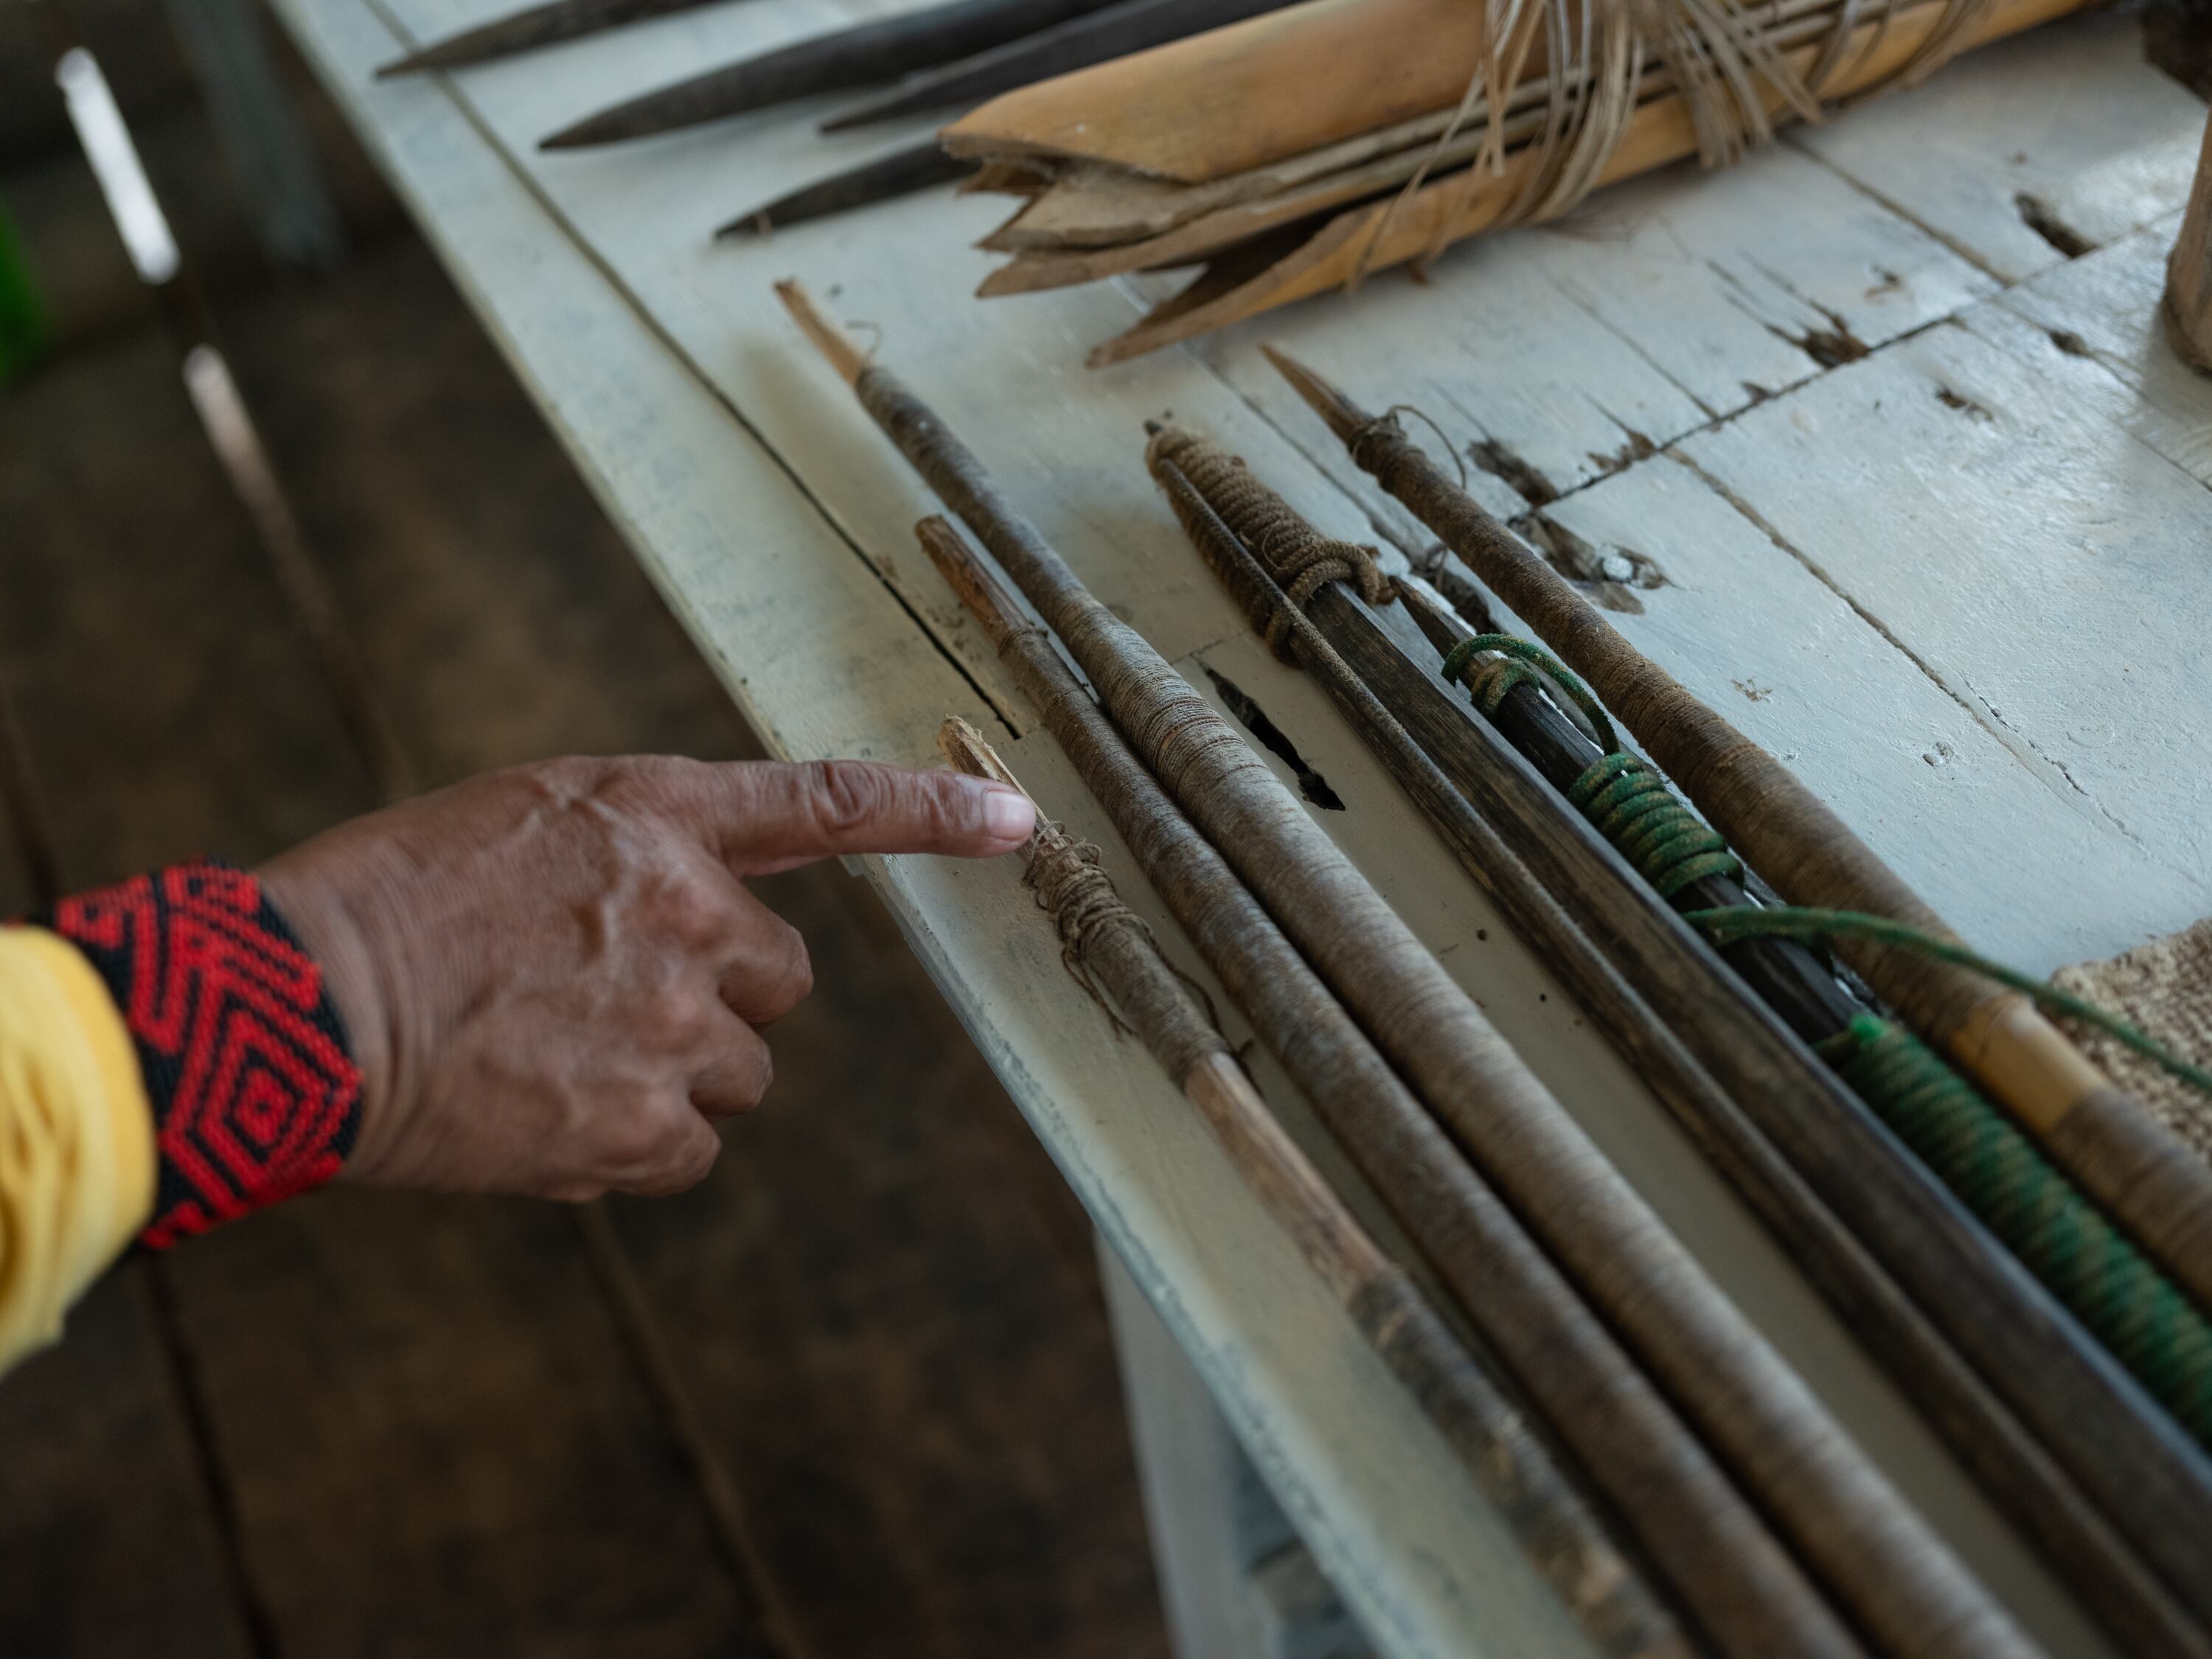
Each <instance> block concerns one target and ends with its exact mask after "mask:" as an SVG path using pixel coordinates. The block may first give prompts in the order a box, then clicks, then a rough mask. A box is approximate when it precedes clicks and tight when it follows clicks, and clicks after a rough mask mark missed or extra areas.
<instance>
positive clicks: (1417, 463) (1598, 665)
mask: <svg viewBox="0 0 2212 1659" xmlns="http://www.w3.org/2000/svg"><path fill="white" fill-rule="evenodd" d="M1268 358H1269V361H1271V362H1273V363H1274V364H1275V366H1276V368H1278V369H1279V370H1280V371H1281V373H1282V374H1284V376H1285V378H1286V379H1287V380H1289V381H1290V382H1291V385H1292V386H1294V387H1296V388H1297V391H1298V392H1299V395H1300V396H1302V397H1303V398H1305V400H1306V402H1307V403H1308V404H1310V405H1311V406H1312V407H1313V408H1314V410H1315V411H1316V413H1318V414H1319V415H1320V416H1322V419H1323V420H1324V421H1326V422H1328V426H1329V428H1330V429H1331V430H1332V431H1333V432H1334V433H1335V434H1336V435H1337V436H1338V438H1340V440H1341V441H1344V442H1345V443H1346V445H1347V446H1348V447H1350V449H1351V452H1352V459H1353V460H1354V461H1355V462H1356V463H1357V464H1358V465H1359V466H1361V467H1362V468H1363V469H1364V470H1365V471H1369V472H1370V473H1372V474H1374V476H1375V477H1376V480H1377V481H1378V482H1379V483H1381V484H1382V486H1383V489H1385V490H1386V491H1388V492H1389V494H1390V495H1393V496H1395V498H1396V499H1397V500H1399V501H1401V502H1403V503H1404V504H1405V506H1406V507H1407V508H1408V509H1409V510H1410V511H1411V512H1412V513H1413V515H1414V516H1415V517H1416V518H1418V519H1419V520H1421V522H1422V523H1424V524H1425V525H1427V526H1429V528H1430V529H1431V530H1432V531H1434V532H1436V534H1437V537H1438V538H1440V539H1441V540H1442V541H1443V543H1444V544H1445V545H1447V546H1448V547H1449V548H1450V549H1451V550H1453V551H1454V552H1455V553H1456V554H1458V555H1459V556H1460V557H1461V558H1462V559H1463V560H1465V561H1466V562H1467V563H1468V567H1469V568H1471V569H1473V570H1474V573H1475V574H1477V575H1478V576H1480V578H1481V579H1482V580H1484V581H1486V582H1487V583H1488V584H1489V585H1490V587H1491V589H1492V592H1495V593H1496V594H1497V595H1498V598H1499V599H1501V600H1503V601H1504V603H1505V605H1507V606H1508V607H1509V608H1510V609H1511V610H1512V611H1513V612H1514V614H1515V615H1516V616H1518V617H1522V619H1523V620H1524V621H1526V622H1527V623H1528V626H1529V627H1530V628H1532V629H1534V630H1535V631H1536V633H1537V635H1539V636H1541V638H1542V639H1543V641H1545V643H1546V644H1547V645H1549V646H1550V647H1552V649H1553V650H1554V651H1556V652H1558V653H1559V657H1560V659H1561V660H1562V661H1564V662H1565V663H1566V664H1567V665H1568V666H1569V667H1571V668H1572V669H1573V670H1574V671H1576V672H1577V673H1578V674H1580V675H1581V676H1582V677H1583V678H1584V679H1585V680H1587V681H1588V682H1589V685H1590V688H1591V690H1593V691H1595V693H1596V695H1597V696H1598V697H1599V699H1600V700H1601V702H1604V703H1605V705H1606V707H1607V708H1610V709H1612V710H1613V713H1614V714H1616V715H1617V716H1619V718H1620V720H1621V722H1622V723H1623V724H1624V725H1626V726H1627V728H1628V729H1629V730H1630V731H1631V732H1633V733H1635V735H1636V738H1637V740H1638V742H1639V743H1640V744H1643V746H1644V750H1645V752H1646V753H1648V754H1649V755H1650V757H1651V759H1652V760H1653V761H1654V762H1655V763H1656V764H1657V765H1658V766H1659V768H1660V769H1662V771H1664V772H1665V773H1667V775H1668V776H1669V777H1671V778H1673V779H1674V781H1675V782H1676V783H1677V784H1678V785H1679V786H1680V787H1681V789H1682V791H1683V793H1686V795H1688V797H1689V798H1690V799H1691V801H1692V804H1694V805H1696V807H1697V808H1698V810H1699V811H1700V812H1702V813H1703V814H1704V815H1705V818H1706V820H1707V822H1709V823H1711V824H1712V826H1713V827H1714V828H1715V829H1717V830H1719V831H1720V833H1721V834H1722V835H1723V836H1726V837H1727V838H1728V840H1729V843H1730V844H1731V845H1733V846H1734V847H1735V848H1736V849H1737V851H1738V852H1740V853H1741V854H1743V855H1744V857H1745V858H1746V859H1747V860H1749V862H1750V864H1751V866H1752V867H1753V869H1755V870H1757V871H1759V873H1760V874H1761V875H1763V876H1764V877H1765V878H1766V879H1767V880H1768V881H1770V882H1771V883H1772V884H1774V887H1775V890H1777V891H1778V892H1779V893H1780V894H1781V895H1782V896H1784V898H1785V899H1788V900H1789V901H1790V902H1792V903H1796V904H1811V905H1830V906H1834V907H1837V908H1851V909H1862V910H1869V911H1872V912H1874V913H1875V914H1876V915H1886V916H1891V917H1894V918H1895V919H1896V920H1898V921H1904V922H1909V923H1911V924H1912V925H1913V926H1915V927H1923V928H1927V929H1929V930H1930V931H1933V932H1936V933H1948V932H1949V930H1948V928H1947V927H1945V926H1944V923H1943V921H1942V917H1940V916H1939V915H1936V913H1935V911H1934V910H1933V909H1931V908H1929V906H1928V904H1927V903H1926V902H1924V901H1923V900H1922V899H1921V897H1920V896H1919V895H1917V893H1915V892H1914V891H1913V890H1911V888H1910V887H1908V886H1907V885H1906V884H1905V882H1904V881H1903V880H1901V879H1900V878H1899V877H1898V876H1897V874H1896V873H1895V872H1893V871H1892V870H1891V869H1890V868H1889V866H1887V865H1886V864H1884V863H1883V862H1882V861H1881V860H1880V859H1878V858H1876V857H1875V854H1874V853H1873V852H1872V851H1871V850H1870V849H1869V848H1868V847H1867V845H1866V844H1865V843H1864V842H1862V841H1860V840H1859V838H1858V837H1857V836H1856V835H1855V834H1853V833H1852V831H1851V829H1850V826H1849V825H1848V824H1846V823H1844V822H1843V820H1842V819H1840V818H1839V817H1837V816H1836V815H1835V814H1834V813H1833V812H1832V811H1830V810H1829V809H1828V806H1827V805H1826V803H1825V802H1824V801H1822V800H1821V799H1820V797H1819V796H1817V795H1815V794H1814V793H1813V792H1812V791H1811V790H1809V789H1808V788H1807V787H1805V786H1804V785H1803V784H1802V783H1801V782H1799V781H1797V779H1796V776H1795V775H1793V774H1792V773H1791V772H1790V770H1789V769H1787V768H1786V767H1784V765H1783V764H1782V763H1780V762H1778V761H1777V760H1776V759H1775V758H1774V757H1772V756H1771V755H1770V754H1768V753H1767V752H1766V751H1765V750H1763V749H1761V748H1759V746H1758V745H1757V744H1754V743H1753V742H1752V741H1751V740H1750V739H1749V738H1746V737H1745V736H1744V735H1743V734H1742V733H1741V732H1738V731H1737V730H1736V729H1735V726H1732V725H1730V724H1729V722H1728V721H1727V720H1725V719H1723V717H1722V716H1721V715H1720V714H1717V713H1716V712H1715V711H1713V710H1712V709H1711V708H1707V707H1706V706H1705V704H1704V703H1702V702H1699V701H1698V699H1697V698H1695V697H1693V696H1691V695H1690V693H1689V692H1688V691H1686V690H1684V689H1683V687H1682V685H1681V684H1680V682H1679V681H1677V680H1676V679H1675V678H1674V677H1673V676H1672V675H1670V674H1668V672H1667V671H1665V670H1664V669H1663V668H1661V667H1660V666H1659V665H1657V664H1656V663H1654V662H1652V661H1651V660H1650V659H1649V658H1647V657H1645V656H1644V654H1643V653H1641V652H1639V651H1638V650H1637V649H1636V647H1633V646H1632V645H1631V644H1630V643H1629V642H1628V641H1626V639H1624V638H1623V637H1622V636H1621V635H1620V634H1618V633H1616V632H1615V631H1614V630H1613V628H1612V627H1611V625H1610V624H1608V623H1607V622H1606V620H1605V619H1604V617H1602V616H1601V615H1600V614H1599V612H1598V611H1597V610H1596V608H1595V606H1593V605H1590V604H1589V601H1588V600H1586V599H1583V597H1582V596H1581V595H1580V594H1578V593H1577V592H1575V590H1574V589H1573V588H1572V587H1571V586H1569V585H1568V583H1567V582H1566V581H1565V580H1564V579H1563V578H1562V577H1560V576H1559V574H1558V573H1557V572H1555V571H1553V569H1552V568H1551V567H1550V566H1549V565H1547V564H1546V563H1545V562H1544V561H1543V560H1542V559H1541V558H1539V557H1537V556H1536V555H1535V554H1534V553H1533V552H1531V551H1530V550H1528V548H1527V547H1526V546H1525V545H1523V544H1522V542H1521V541H1520V539H1519V538H1517V537H1516V536H1515V535H1514V534H1513V533H1512V532H1510V531H1509V530H1508V529H1507V528H1506V527H1505V526H1504V525H1502V524H1500V523H1498V520H1496V519H1494V518H1492V516H1491V515H1490V514H1489V513H1486V512H1485V511H1484V510H1483V509H1482V507H1480V505H1479V504H1478V503H1477V502H1476V501H1474V498H1473V497H1472V496H1470V495H1468V494H1467V492H1466V491H1465V490H1463V489H1461V488H1460V487H1459V486H1458V484H1457V483H1455V482H1454V481H1453V480H1451V479H1449V478H1447V477H1445V476H1444V475H1443V472H1442V471H1439V470H1438V469H1437V467H1436V466H1435V465H1434V464H1433V463H1431V461H1430V460H1429V459H1428V458H1427V457H1426V456H1425V455H1424V454H1423V453H1421V451H1420V449H1419V447H1418V446H1416V445H1415V444H1413V442H1412V441H1410V440H1408V439H1407V436H1406V435H1405V434H1404V432H1403V431H1402V430H1401V429H1400V428H1399V427H1398V425H1397V422H1395V419H1393V418H1392V417H1390V416H1384V417H1383V419H1382V420H1380V421H1377V420H1376V419H1375V418H1373V417H1372V416H1370V415H1368V413H1367V412H1366V411H1365V410H1363V409H1361V408H1360V407H1359V406H1358V405H1357V404H1353V403H1352V401H1351V400H1350V399H1349V398H1346V397H1345V396H1344V394H1343V393H1342V392H1339V391H1338V390H1337V389H1336V388H1335V387H1334V386H1330V385H1329V384H1328V382H1327V381H1325V380H1322V379H1321V377H1320V376H1318V375H1317V374H1314V372H1313V371H1312V370H1310V369H1308V368H1304V366H1302V365H1300V364H1297V363H1296V362H1292V361H1291V359H1289V358H1288V357H1286V356H1284V355H1283V354H1282V353H1280V352H1277V351H1272V350H1271V351H1269V352H1268ZM1841 948H1842V951H1843V953H1844V956H1845V957H1847V958H1849V960H1850V962H1851V963H1852V965H1853V966H1855V967H1856V968H1857V969H1858V970H1859V971H1860V972H1861V973H1863V974H1864V975H1866V977H1867V980H1868V981H1869V983H1870V984H1872V985H1873V986H1874V987H1875V989H1876V990H1878V991H1880V992H1881V994H1882V995H1883V996H1884V997H1885V998H1886V999H1887V1000H1888V1001H1889V1002H1891V1003H1892V1004H1893V1006H1896V1007H1897V1008H1898V1009H1899V1011H1900V1012H1903V1013H1904V1014H1905V1018H1907V1019H1908V1020H1910V1021H1911V1023H1912V1024H1914V1025H1916V1026H1917V1027H1918V1028H1919V1029H1920V1030H1921V1031H1922V1032H1923V1034H1924V1035H1925V1036H1927V1037H1928V1038H1929V1041H1930V1042H1934V1043H1935V1044H1936V1046H1937V1047H1938V1048H1942V1049H1943V1050H1944V1051H1946V1052H1947V1053H1948V1054H1950V1056H1951V1057H1952V1059H1953V1060H1955V1061H1957V1062H1958V1064H1959V1066H1960V1068H1961V1069H1962V1070H1964V1071H1965V1072H1966V1073H1967V1074H1968V1075H1969V1076H1971V1077H1972V1078H1974V1079H1976V1080H1977V1081H1978V1083H1980V1085H1982V1087H1983V1089H1984V1091H1986V1092H1987V1093H1988V1094H1989V1095H1990V1097H1992V1098H1994V1099H1996V1100H1997V1101H1998V1102H2000V1103H2002V1104H2003V1105H2004V1106H2006V1107H2007V1108H2008V1109H2010V1111H2011V1112H2012V1114H2013V1116H2014V1117H2015V1120H2017V1121H2019V1123H2020V1124H2021V1127H2023V1128H2025V1129H2027V1132H2028V1133H2030V1134H2032V1135H2033V1136H2035V1138H2036V1139H2038V1140H2039V1142H2040V1143H2041V1144H2042V1146H2043V1148H2044V1150H2045V1152H2047V1153H2048V1154H2049V1155H2050V1157H2051V1160H2052V1161H2053V1162H2054V1163H2056V1164H2058V1165H2059V1166H2060V1167H2061V1168H2063V1169H2064V1170H2067V1171H2068V1172H2069V1174H2071V1175H2072V1176H2074V1177H2075V1180H2077V1181H2078V1182H2081V1186H2082V1187H2083V1188H2086V1189H2087V1191H2088V1192H2089V1193H2090V1194H2091V1195H2092V1196H2093V1197H2094V1198H2095V1199H2096V1200H2098V1202H2099V1203H2100V1204H2102V1205H2103V1206H2105V1208H2106V1210H2107V1211H2108V1212H2110V1213H2111V1214H2112V1216H2114V1217H2115V1218H2117V1219H2118V1221H2119V1222H2120V1223H2121V1224H2122V1225H2124V1226H2125V1227H2126V1228H2127V1229H2128V1230H2129V1231H2130V1232H2131V1233H2133V1234H2134V1235H2135V1237H2136V1240H2137V1242H2138V1243H2141V1244H2142V1246H2143V1247H2144V1249H2146V1250H2147V1251H2148V1253H2149V1255H2151V1256H2152V1258H2153V1259H2154V1260H2155V1261H2158V1262H2160V1264H2161V1265H2162V1266H2164V1267H2166V1270H2167V1271H2168V1272H2169V1273H2172V1276H2173V1277H2174V1279H2176V1280H2178V1281H2179V1283H2180V1284H2181V1285H2184V1286H2185V1287H2186V1288H2187V1289H2188V1291H2190V1292H2191V1295H2193V1296H2194V1297H2196V1298H2197V1302H2198V1304H2200V1305H2202V1306H2206V1307H2212V1170H2207V1169H2206V1167H2205V1165H2204V1164H2203V1161H2202V1160H2201V1159H2199V1158H2197V1156H2196V1155H2195V1154H2194V1153H2193V1152H2191V1151H2190V1150H2189V1148H2188V1147H2186V1146H2184V1145H2182V1143H2181V1142H2180V1141H2179V1140H2178V1139H2174V1138H2173V1137H2172V1135H2171V1134H2169V1133H2167V1132H2166V1130H2165V1129H2163V1128H2162V1127H2160V1125H2159V1124H2158V1123H2157V1122H2156V1121H2155V1120H2154V1119H2153V1118H2152V1117H2151V1115H2149V1114H2148V1112H2146V1111H2144V1110H2143V1109H2142V1108H2141V1107H2139V1106H2137V1105H2136V1104H2135V1103H2134V1102H2132V1101H2131V1100H2130V1099H2129V1098H2128V1097H2126V1096H2125V1095H2124V1094H2123V1093H2121V1091H2118V1089H2115V1088H2114V1087H2113V1086H2112V1085H2111V1084H2110V1083H2108V1082H2107V1081H2106V1079H2105V1078H2104V1076H2103V1075H2102V1074H2101V1073H2099V1072H2098V1071H2096V1069H2095V1068H2094V1067H2093V1066H2090V1064H2089V1063H2088V1061H2087V1060H2084V1059H2083V1058H2082V1057H2081V1054H2079V1053H2078V1052H2076V1051H2075V1048H2074V1047H2073V1045H2072V1044H2071V1043H2069V1042H2067V1040H2066V1039H2065V1037H2064V1036H2062V1035H2061V1034H2060V1033H2059V1032H2058V1030H2057V1028H2056V1027H2054V1026H2052V1025H2051V1024H2050V1023H2049V1022H2048V1021H2046V1020H2045V1019H2044V1018H2043V1017H2042V1016H2041V1015H2040V1014H2039V1013H2038V1012H2036V1010H2035V1006H2034V1005H2033V1003H2032V1002H2030V1001H2029V1000H2027V998H2026V997H2024V996H2021V994H2018V993H2017V992H2013V991H2007V990H2003V989H2002V988H1998V987H1992V986H1990V984H1989V983H1988V981H1984V980H1981V979H1978V978H1977V977H1975V976H1974V975H1971V974H1968V973H1966V972H1965V971H1964V970H1963V969H1957V968H1954V967H1952V966H1950V965H1949V964H1948V963H1940V962H1936V961H1932V960H1930V959H1929V958H1927V957H1917V956H1912V955H1910V954H1907V953H1905V952H1904V951H1898V950H1895V949H1893V948H1885V947H1881V946H1878V945H1867V944H1860V943H1849V942H1847V943H1844V945H1842V947H1841Z"/></svg>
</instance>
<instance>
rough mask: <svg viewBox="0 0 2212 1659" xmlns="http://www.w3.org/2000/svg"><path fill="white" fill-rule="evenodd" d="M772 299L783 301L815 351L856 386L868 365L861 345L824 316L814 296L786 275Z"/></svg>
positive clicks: (801, 284) (776, 288) (848, 384)
mask: <svg viewBox="0 0 2212 1659" xmlns="http://www.w3.org/2000/svg"><path fill="white" fill-rule="evenodd" d="M775 297H776V298H777V299H779V300H781V301H783V308H784V309H785V310H786V311H787V312H789V313H791V319H792V321H793V322H795V323H797V324H798V325H799V332H801V333H802V334H804V335H805V336H806V337H807V338H808V339H810V340H811V341H812V342H813V343H814V349H816V350H817V351H819V352H820V353H821V354H822V355H823V356H824V357H827V358H828V359H829V364H830V367H831V368H835V369H836V371H837V373H838V374H841V375H842V376H843V377H844V380H845V384H846V385H847V386H853V385H856V384H857V383H858V382H859V380H860V372H861V371H862V370H863V369H865V368H867V366H868V359H867V355H866V353H865V352H863V351H862V350H861V349H860V343H859V342H858V341H856V340H854V338H853V337H852V336H851V335H849V334H848V333H847V332H846V331H844V330H843V329H842V328H841V327H840V326H839V325H837V324H836V323H833V322H831V321H830V320H829V318H828V317H826V316H824V315H823V312H822V307H819V306H817V305H816V304H815V303H814V296H813V295H811V294H809V293H808V292H807V291H806V288H805V284H804V283H800V282H799V279H798V278H797V277H795V276H787V277H785V278H784V279H783V280H782V281H781V282H780V283H777V284H776V285H775Z"/></svg>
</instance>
